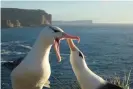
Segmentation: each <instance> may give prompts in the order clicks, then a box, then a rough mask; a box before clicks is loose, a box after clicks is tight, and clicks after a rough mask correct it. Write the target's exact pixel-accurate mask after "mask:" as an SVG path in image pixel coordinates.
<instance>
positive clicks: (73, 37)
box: [54, 33, 80, 62]
mask: <svg viewBox="0 0 133 89" xmlns="http://www.w3.org/2000/svg"><path fill="white" fill-rule="evenodd" d="M62 39H73V40H78V42H79V41H80V38H79V37H78V36H72V35H69V34H67V33H63V35H62V37H59V38H56V39H55V41H54V49H55V51H56V55H57V58H58V61H59V62H60V61H61V56H60V50H59V44H60V40H62Z"/></svg>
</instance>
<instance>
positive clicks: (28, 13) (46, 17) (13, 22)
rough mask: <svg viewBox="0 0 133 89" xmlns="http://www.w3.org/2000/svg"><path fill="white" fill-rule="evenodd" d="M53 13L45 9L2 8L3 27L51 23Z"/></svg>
mask: <svg viewBox="0 0 133 89" xmlns="http://www.w3.org/2000/svg"><path fill="white" fill-rule="evenodd" d="M51 19H52V15H51V14H48V13H46V12H45V11H44V10H40V9H37V10H34V9H18V8H1V27H2V28H7V27H22V26H40V25H45V23H46V21H49V22H50V23H51Z"/></svg>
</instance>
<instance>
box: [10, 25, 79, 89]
mask: <svg viewBox="0 0 133 89" xmlns="http://www.w3.org/2000/svg"><path fill="white" fill-rule="evenodd" d="M62 38H72V39H77V38H78V37H75V36H70V35H68V34H66V33H64V32H63V30H62V29H60V28H59V27H52V26H46V27H45V29H43V30H42V31H41V33H40V35H39V37H38V38H37V40H36V42H35V44H34V45H33V48H32V49H31V51H30V52H29V53H28V55H27V56H26V57H25V59H24V60H23V61H22V62H21V63H20V64H19V65H18V66H17V67H16V68H15V69H14V70H13V71H12V73H11V82H12V87H13V89H42V88H43V86H45V87H50V85H49V84H50V82H49V80H48V79H49V77H50V74H51V68H50V63H49V53H50V49H51V46H52V44H53V43H54V47H55V50H56V53H57V56H58V58H59V61H60V60H61V59H60V58H61V57H60V54H59V41H60V39H62ZM57 39H58V40H57ZM57 51H58V52H57Z"/></svg>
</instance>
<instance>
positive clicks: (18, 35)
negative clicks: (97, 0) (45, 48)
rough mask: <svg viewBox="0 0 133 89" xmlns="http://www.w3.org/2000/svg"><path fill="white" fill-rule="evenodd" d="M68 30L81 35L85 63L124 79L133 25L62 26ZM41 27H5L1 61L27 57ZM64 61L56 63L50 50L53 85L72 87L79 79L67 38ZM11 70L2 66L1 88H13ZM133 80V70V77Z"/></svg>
mask: <svg viewBox="0 0 133 89" xmlns="http://www.w3.org/2000/svg"><path fill="white" fill-rule="evenodd" d="M60 27H61V28H63V29H64V31H65V32H67V33H70V34H73V35H77V36H80V38H81V41H80V43H79V44H78V43H77V42H76V41H75V43H76V44H77V46H78V47H79V48H80V49H81V51H82V52H83V53H84V54H85V56H86V62H87V64H88V66H89V68H90V69H91V70H93V71H94V72H95V73H97V74H99V75H100V76H103V77H105V78H108V77H109V76H114V75H115V74H116V75H118V76H120V77H121V78H123V76H124V74H125V73H127V72H129V70H130V69H131V68H132V67H133V26H130V27H128V26H127V27H122V26H116V27H113V26H112V27H106V26H100V27H95V26H93V27H87V26H86V27H83V26H73V27H72V26H60ZM42 29H43V28H42V27H35V28H10V29H2V30H1V36H2V43H1V56H2V62H4V61H12V60H15V59H17V58H19V57H24V56H25V55H26V54H27V53H28V52H29V51H30V50H31V48H32V45H33V44H34V42H35V40H36V38H37V36H38V35H39V32H40V31H41V30H42ZM60 46H61V48H60V50H61V55H62V57H63V60H62V62H61V63H58V62H57V59H56V55H55V52H54V50H53V49H52V50H51V54H50V63H51V67H52V76H51V77H50V81H51V87H52V86H53V87H54V89H56V88H57V89H60V88H61V86H63V87H64V88H65V89H71V88H70V86H71V84H73V83H74V82H75V81H76V78H75V76H74V74H73V72H72V69H71V65H70V63H69V48H68V45H67V43H66V41H62V42H61V45H60ZM10 72H11V71H10V70H8V69H7V68H5V67H4V66H2V89H11V84H10ZM130 80H131V81H132V82H133V72H132V73H131V79H130Z"/></svg>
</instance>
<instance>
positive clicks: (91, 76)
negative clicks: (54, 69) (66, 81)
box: [67, 39, 122, 89]
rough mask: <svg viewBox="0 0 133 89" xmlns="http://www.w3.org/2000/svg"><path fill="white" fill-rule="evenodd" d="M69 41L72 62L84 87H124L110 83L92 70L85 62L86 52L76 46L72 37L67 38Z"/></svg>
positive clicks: (108, 88)
mask: <svg viewBox="0 0 133 89" xmlns="http://www.w3.org/2000/svg"><path fill="white" fill-rule="evenodd" d="M67 42H68V45H69V47H70V50H71V53H70V63H71V66H72V69H73V71H74V74H75V76H76V78H77V80H78V82H79V84H80V86H81V88H82V89H122V88H120V87H118V86H116V85H113V84H111V83H108V82H107V81H105V80H104V79H103V78H101V77H100V76H98V75H96V74H95V73H94V72H93V71H91V70H90V69H89V68H88V66H87V64H86V62H85V57H84V54H83V53H82V52H81V51H80V50H79V49H78V48H77V47H76V45H75V44H74V43H73V41H72V40H71V39H67Z"/></svg>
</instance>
